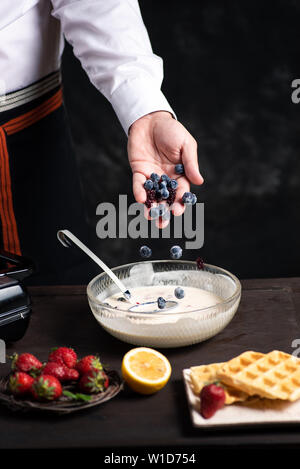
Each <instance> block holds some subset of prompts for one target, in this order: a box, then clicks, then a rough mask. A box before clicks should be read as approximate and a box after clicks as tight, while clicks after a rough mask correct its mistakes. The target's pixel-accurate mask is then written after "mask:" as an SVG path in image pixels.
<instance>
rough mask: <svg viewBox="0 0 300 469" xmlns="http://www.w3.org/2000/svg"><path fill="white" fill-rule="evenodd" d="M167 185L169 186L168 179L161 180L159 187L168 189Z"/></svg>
mask: <svg viewBox="0 0 300 469" xmlns="http://www.w3.org/2000/svg"><path fill="white" fill-rule="evenodd" d="M166 187H167V183H166V181H161V182H160V183H159V188H160V189H166Z"/></svg>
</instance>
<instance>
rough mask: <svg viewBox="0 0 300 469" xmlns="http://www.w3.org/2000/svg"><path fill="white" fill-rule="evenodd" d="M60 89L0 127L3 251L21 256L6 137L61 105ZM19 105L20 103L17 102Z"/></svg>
mask: <svg viewBox="0 0 300 469" xmlns="http://www.w3.org/2000/svg"><path fill="white" fill-rule="evenodd" d="M62 101H63V98H62V89H61V88H60V89H59V90H58V91H57V92H56V93H55V94H54V95H53V96H51V97H50V98H49V99H47V100H46V101H44V102H43V103H42V104H40V105H39V106H37V107H36V108H35V109H33V110H31V111H29V112H26V113H25V114H23V115H21V116H19V117H16V118H15V119H11V120H9V121H8V122H6V123H5V124H3V125H2V126H0V218H1V224H2V233H3V249H4V250H5V251H8V252H11V253H14V254H18V255H21V247H20V240H19V235H18V228H17V223H16V218H15V214H14V207H13V195H12V188H11V177H10V168H9V154H8V149H7V141H6V137H7V136H9V135H12V134H14V133H16V132H19V131H21V130H23V129H25V128H27V127H29V126H30V125H33V124H35V123H36V122H38V121H39V120H41V119H43V118H44V117H46V116H47V115H48V114H50V113H51V112H53V111H55V110H56V109H58V108H59V107H60V106H61V105H62ZM19 104H20V101H19Z"/></svg>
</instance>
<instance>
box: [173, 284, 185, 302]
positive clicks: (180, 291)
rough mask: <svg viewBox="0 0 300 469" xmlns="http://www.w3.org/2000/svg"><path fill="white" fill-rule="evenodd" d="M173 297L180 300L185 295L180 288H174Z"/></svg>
mask: <svg viewBox="0 0 300 469" xmlns="http://www.w3.org/2000/svg"><path fill="white" fill-rule="evenodd" d="M174 295H175V296H176V298H178V299H179V300H181V299H182V298H183V297H184V295H185V292H184V289H183V288H181V287H177V288H175V290H174Z"/></svg>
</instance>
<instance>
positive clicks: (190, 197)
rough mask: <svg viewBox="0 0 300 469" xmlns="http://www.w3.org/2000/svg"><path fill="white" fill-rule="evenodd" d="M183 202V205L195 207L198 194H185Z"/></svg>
mask: <svg viewBox="0 0 300 469" xmlns="http://www.w3.org/2000/svg"><path fill="white" fill-rule="evenodd" d="M181 201H182V203H183V204H188V205H195V203H196V202H197V196H196V194H192V192H185V193H184V194H183V196H182V200H181Z"/></svg>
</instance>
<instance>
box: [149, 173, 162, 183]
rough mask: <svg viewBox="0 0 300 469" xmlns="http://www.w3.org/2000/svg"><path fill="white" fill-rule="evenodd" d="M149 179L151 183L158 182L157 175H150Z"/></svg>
mask: <svg viewBox="0 0 300 469" xmlns="http://www.w3.org/2000/svg"><path fill="white" fill-rule="evenodd" d="M150 179H152V181H153V182H158V181H159V180H160V177H159V175H158V174H156V173H152V174H151V176H150Z"/></svg>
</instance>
